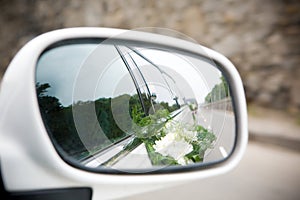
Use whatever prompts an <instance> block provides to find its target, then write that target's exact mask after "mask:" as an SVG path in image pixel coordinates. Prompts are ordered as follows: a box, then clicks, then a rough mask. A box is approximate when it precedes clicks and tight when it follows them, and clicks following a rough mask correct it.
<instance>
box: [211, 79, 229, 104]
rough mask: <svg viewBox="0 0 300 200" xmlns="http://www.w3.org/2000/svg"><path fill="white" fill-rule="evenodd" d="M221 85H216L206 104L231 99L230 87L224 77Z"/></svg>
mask: <svg viewBox="0 0 300 200" xmlns="http://www.w3.org/2000/svg"><path fill="white" fill-rule="evenodd" d="M220 79H221V83H219V84H217V85H215V86H214V87H213V89H212V91H211V92H210V93H208V95H207V96H206V97H205V102H206V103H211V102H215V101H219V100H221V99H224V98H226V97H229V86H228V83H227V81H226V79H225V77H224V76H222V77H221V78H220Z"/></svg>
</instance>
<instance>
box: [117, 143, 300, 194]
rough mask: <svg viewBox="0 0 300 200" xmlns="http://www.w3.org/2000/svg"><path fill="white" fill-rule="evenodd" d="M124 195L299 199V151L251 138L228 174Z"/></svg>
mask: <svg viewBox="0 0 300 200" xmlns="http://www.w3.org/2000/svg"><path fill="white" fill-rule="evenodd" d="M122 199H124V200H152V199H172V200H181V199H191V200H193V199H199V200H200V199H205V200H220V199H224V200H226V199H230V200H241V199H243V200H299V199H300V153H299V151H292V150H289V149H286V148H282V147H278V146H273V145H267V144H265V143H257V142H250V143H249V145H248V148H247V151H246V154H245V156H244V158H243V159H242V161H241V163H240V164H239V165H238V166H237V167H236V168H235V169H234V170H233V171H231V172H229V173H227V174H224V175H221V176H217V177H212V178H208V179H205V180H199V181H197V182H191V183H189V184H186V185H181V186H176V187H173V188H167V189H164V190H159V191H155V192H149V193H144V194H140V195H135V196H131V197H127V198H122Z"/></svg>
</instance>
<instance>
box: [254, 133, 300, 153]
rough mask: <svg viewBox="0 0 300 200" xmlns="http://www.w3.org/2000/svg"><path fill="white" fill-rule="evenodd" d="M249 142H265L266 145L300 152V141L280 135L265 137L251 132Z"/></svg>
mask: <svg viewBox="0 0 300 200" xmlns="http://www.w3.org/2000/svg"><path fill="white" fill-rule="evenodd" d="M249 141H255V142H263V143H266V144H273V145H277V146H280V147H284V148H288V149H290V150H294V151H299V152H300V140H295V139H294V138H288V137H280V136H278V135H273V136H270V135H264V134H259V133H254V132H251V131H250V130H249Z"/></svg>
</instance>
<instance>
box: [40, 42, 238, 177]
mask: <svg viewBox="0 0 300 200" xmlns="http://www.w3.org/2000/svg"><path fill="white" fill-rule="evenodd" d="M36 91H37V96H38V102H39V106H40V111H41V115H42V118H43V121H44V124H45V127H46V128H47V131H48V133H49V135H50V138H51V139H52V141H53V143H54V145H55V148H56V149H57V151H58V152H59V154H60V155H61V156H62V157H63V158H65V159H66V160H68V161H71V162H72V163H75V164H76V165H77V166H78V165H79V166H85V167H88V168H93V169H98V170H100V171H101V169H117V170H119V171H123V172H135V171H136V172H150V171H155V170H161V169H167V168H168V167H170V166H198V165H199V166H201V165H203V164H205V163H211V162H218V161H221V160H223V159H225V158H227V157H228V156H229V155H230V153H231V151H232V150H233V148H234V141H235V116H234V112H233V105H232V101H231V98H230V86H229V85H228V82H227V81H226V78H225V77H224V75H223V74H222V73H221V71H220V70H219V69H218V68H217V67H216V64H215V63H213V62H212V61H211V60H209V59H207V58H204V57H200V56H195V55H192V54H187V53H185V52H179V51H175V50H172V49H164V48H162V47H153V46H146V45H144V46H142V45H138V44H136V45H132V44H131V45H129V44H126V43H124V42H123V43H118V42H101V41H97V40H95V39H93V40H80V39H78V40H72V41H67V42H60V43H58V44H56V45H54V46H53V47H51V48H48V50H46V51H45V52H44V53H43V54H42V55H41V57H40V59H39V61H38V64H37V71H36ZM179 169H180V168H179ZM141 170H142V171H141Z"/></svg>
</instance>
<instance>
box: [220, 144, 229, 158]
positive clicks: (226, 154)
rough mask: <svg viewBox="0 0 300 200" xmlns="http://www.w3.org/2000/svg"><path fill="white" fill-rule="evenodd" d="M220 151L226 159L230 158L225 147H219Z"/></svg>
mask: <svg viewBox="0 0 300 200" xmlns="http://www.w3.org/2000/svg"><path fill="white" fill-rule="evenodd" d="M219 150H220V152H221V154H222V156H223V158H226V157H227V156H228V153H227V152H226V150H225V148H224V147H222V146H220V147H219Z"/></svg>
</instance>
